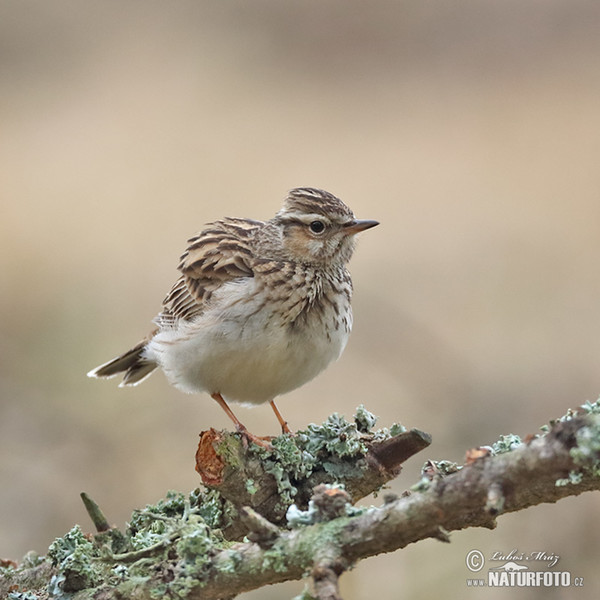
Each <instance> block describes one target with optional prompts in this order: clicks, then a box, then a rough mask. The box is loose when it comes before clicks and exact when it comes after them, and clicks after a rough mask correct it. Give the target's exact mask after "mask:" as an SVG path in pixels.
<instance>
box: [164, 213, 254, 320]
mask: <svg viewBox="0 0 600 600" xmlns="http://www.w3.org/2000/svg"><path fill="white" fill-rule="evenodd" d="M262 225H263V223H262V222H261V221H252V220H250V219H223V220H221V221H216V222H214V223H210V224H209V225H208V226H207V228H206V229H204V230H203V231H201V232H200V233H199V234H197V235H195V236H194V237H193V238H191V239H189V240H188V243H189V244H190V245H189V246H188V248H187V250H186V251H185V252H184V253H183V254H182V256H181V262H180V263H179V266H178V269H179V270H180V271H181V277H180V278H179V279H178V280H177V281H176V282H175V285H174V286H173V288H172V289H171V291H170V292H169V293H168V294H167V296H166V298H165V299H164V300H163V309H162V312H161V313H160V314H159V315H158V317H156V319H155V321H156V323H157V324H158V325H160V326H169V325H173V324H174V323H175V322H177V321H180V320H185V321H189V320H191V319H193V318H194V317H196V316H198V315H200V314H202V312H203V311H204V307H205V306H206V302H207V301H208V300H209V299H210V296H211V295H212V293H213V292H214V291H215V290H216V289H218V288H219V287H220V286H221V285H223V284H224V283H225V282H227V281H232V280H234V279H239V278H242V277H254V270H253V262H254V261H253V254H252V250H251V247H250V241H251V240H252V238H253V236H254V234H255V232H256V230H257V229H258V228H259V227H261V226H262Z"/></svg>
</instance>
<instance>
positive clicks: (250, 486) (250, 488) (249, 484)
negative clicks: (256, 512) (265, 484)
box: [246, 479, 258, 496]
mask: <svg viewBox="0 0 600 600" xmlns="http://www.w3.org/2000/svg"><path fill="white" fill-rule="evenodd" d="M246 491H247V492H248V493H249V494H250V495H251V496H254V494H256V492H258V488H257V487H256V483H255V482H254V479H247V480H246Z"/></svg>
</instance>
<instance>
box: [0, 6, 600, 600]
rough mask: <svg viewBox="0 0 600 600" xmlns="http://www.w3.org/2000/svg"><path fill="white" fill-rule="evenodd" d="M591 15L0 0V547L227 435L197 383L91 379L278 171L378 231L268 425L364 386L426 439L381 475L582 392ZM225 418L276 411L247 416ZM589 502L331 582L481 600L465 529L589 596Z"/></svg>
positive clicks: (495, 433) (594, 284)
mask: <svg viewBox="0 0 600 600" xmlns="http://www.w3.org/2000/svg"><path fill="white" fill-rule="evenodd" d="M599 26H600V4H599V3H598V2H596V1H594V0H589V1H578V0H564V1H563V0H545V1H544V2H540V1H531V2H522V1H521V0H519V1H517V0H505V1H503V2H499V3H491V2H478V1H473V0H463V1H462V2H454V1H449V2H448V1H446V2H441V1H431V2H422V1H421V0H405V1H398V0H396V1H392V0H387V1H386V0H383V1H382V0H378V1H373V2H369V3H364V2H359V1H357V0H344V1H342V0H330V1H329V2H326V3H324V2H317V1H310V0H309V1H307V2H297V3H291V2H277V1H275V0H253V1H252V2H246V1H242V0H234V1H231V2H221V1H217V0H214V1H203V2H198V1H196V0H193V1H192V0H189V1H187V0H181V1H178V2H169V3H165V2H160V1H158V0H145V1H144V2H141V1H131V2H127V3H123V2H117V1H116V0H102V1H97V0H89V1H88V2H85V3H81V2H76V1H74V0H55V1H54V2H45V1H43V0H19V1H18V2H17V1H14V0H13V1H7V2H3V3H2V4H0V86H1V90H2V93H1V94H0V130H1V133H0V160H1V162H2V169H1V174H0V178H1V194H2V217H1V219H0V244H1V246H0V248H1V252H0V273H1V277H2V294H1V296H0V311H1V314H2V315H3V318H2V322H1V324H0V353H1V356H0V394H1V405H0V515H1V516H0V556H2V557H12V558H19V557H20V556H22V555H23V554H24V553H25V552H26V551H28V550H32V549H33V550H36V551H38V552H41V553H43V552H45V550H46V549H47V547H48V544H49V543H50V542H51V541H52V540H53V539H54V538H55V537H56V536H60V535H63V534H64V533H65V532H66V531H67V530H69V529H70V528H71V526H72V525H73V523H74V522H79V523H81V524H82V526H83V527H84V529H91V523H89V521H88V517H87V515H86V514H85V512H84V509H83V506H82V504H81V501H80V499H79V492H80V491H82V490H85V491H86V492H88V493H89V494H90V495H91V496H92V497H93V498H94V499H96V500H97V501H98V503H99V504H100V506H101V507H102V508H103V509H104V511H105V513H106V514H107V516H108V517H109V520H110V521H111V522H113V523H115V524H116V525H118V526H120V527H123V526H124V525H125V522H126V520H127V518H128V517H129V515H130V514H131V511H132V510H133V509H134V508H136V507H140V506H144V505H145V504H146V503H153V502H155V501H156V500H158V499H159V498H161V497H163V496H164V494H165V492H166V491H167V490H169V489H176V490H180V491H186V492H187V491H190V490H192V489H193V488H195V487H196V486H197V485H198V483H199V479H198V476H197V475H196V473H195V471H194V453H195V450H196V444H197V439H198V433H199V431H201V430H203V429H206V428H208V427H211V426H213V427H217V428H230V427H231V424H230V422H229V421H228V419H227V417H226V416H225V414H224V413H223V412H222V411H221V409H220V408H219V407H218V406H217V405H216V404H215V403H214V402H213V401H212V400H211V399H210V398H209V397H208V396H199V397H192V396H186V395H184V394H181V393H180V392H178V391H176V390H175V389H173V388H171V387H169V386H168V384H167V383H166V382H165V379H164V377H163V375H162V374H161V373H157V374H155V375H153V376H152V377H151V379H149V380H148V381H147V382H145V383H144V384H143V385H142V386H140V387H137V388H134V389H126V390H123V389H119V388H117V382H116V381H92V380H89V379H87V378H86V376H85V374H86V372H87V371H88V370H89V369H91V368H92V367H95V366H96V365H98V364H100V363H102V362H104V361H106V360H108V359H109V358H112V357H113V356H115V355H116V354H118V353H120V352H121V351H124V350H126V349H128V348H130V347H131V346H132V345H133V344H134V343H136V342H137V341H138V340H139V339H141V337H142V336H144V335H145V334H146V333H147V332H148V331H149V328H150V326H151V325H150V320H151V319H152V317H153V316H154V315H155V314H156V312H157V311H158V309H159V307H160V302H161V300H162V298H163V296H164V294H165V293H166V292H167V291H168V290H169V289H170V286H171V284H172V283H173V282H174V280H175V278H176V270H175V269H176V265H177V263H178V257H179V255H180V254H181V252H182V251H183V250H184V248H185V241H186V239H187V238H188V237H190V236H191V235H192V234H193V233H195V232H196V231H197V230H199V229H200V228H201V227H202V225H203V224H204V223H206V222H207V221H211V220H214V219H217V218H219V217H222V216H225V215H227V216H247V217H253V218H258V219H268V218H270V217H271V216H273V214H274V213H275V212H276V211H277V210H278V209H279V208H280V205H281V201H282V199H283V197H284V196H285V194H286V192H287V190H288V189H290V188H292V187H296V186H315V187H322V188H324V189H327V190H329V191H331V192H333V193H335V194H337V195H338V196H340V197H341V198H342V199H343V200H345V201H346V202H347V203H348V204H349V205H350V206H351V207H352V208H353V210H354V211H355V213H356V215H357V216H359V217H361V218H373V219H377V220H379V221H380V222H381V226H380V227H378V228H377V229H375V230H373V231H370V232H368V233H365V234H364V235H363V236H362V237H361V240H360V243H359V247H358V249H357V252H356V255H355V257H354V259H353V261H352V264H351V270H352V273H353V278H354V283H355V300H354V310H355V330H354V333H353V336H352V338H351V340H350V343H349V345H348V347H347V349H346V352H345V354H344V356H343V357H342V359H341V360H340V361H339V362H338V363H336V364H335V365H334V366H332V367H331V368H329V369H328V370H327V371H326V372H325V373H324V374H323V375H321V376H320V377H318V378H317V379H316V380H315V381H313V382H311V383H310V384H308V385H306V386H304V387H303V388H302V389H299V390H297V391H295V392H293V393H291V394H289V395H287V396H285V397H283V398H281V399H280V401H279V407H280V409H281V410H282V412H283V414H284V415H285V416H286V418H287V419H288V420H289V422H290V425H291V426H292V428H294V429H300V428H304V427H305V426H306V425H307V424H308V423H310V422H316V423H320V422H322V421H323V420H324V419H325V418H326V417H327V416H328V415H329V414H331V413H332V412H335V411H337V412H340V413H343V414H345V415H346V416H348V417H351V415H352V414H353V413H354V409H355V408H356V406H358V405H359V404H360V403H365V404H366V406H367V407H368V408H369V409H370V410H371V411H372V412H374V413H375V414H377V415H379V417H380V421H379V424H380V425H382V426H389V425H390V424H391V423H392V422H394V421H400V422H402V423H403V424H405V425H406V426H408V427H418V428H421V429H424V430H426V431H429V432H430V433H431V434H432V435H433V440H434V441H433V444H432V445H431V447H430V448H429V449H427V450H426V451H425V452H424V453H422V454H421V455H419V456H418V457H416V458H413V459H411V461H409V462H408V463H407V464H406V466H405V470H404V473H403V474H402V475H401V476H400V478H399V479H398V480H397V481H395V482H394V483H393V485H392V486H391V487H392V490H393V491H395V492H401V491H402V490H404V489H406V488H407V487H409V486H410V485H411V484H412V483H414V482H415V481H416V480H417V479H418V474H419V469H420V467H421V464H422V463H423V461H424V460H425V459H427V458H431V459H449V460H456V461H462V460H463V457H464V452H465V450H466V449H467V448H470V447H473V446H477V445H480V444H489V443H491V442H493V441H495V440H496V439H497V438H498V437H499V436H500V435H501V434H505V433H510V432H513V433H517V434H519V435H521V436H524V435H526V434H528V433H536V432H537V430H538V427H539V426H540V425H542V424H543V423H545V422H546V421H548V420H549V419H550V418H553V417H557V416H560V415H562V414H564V412H565V411H566V410H567V409H568V408H569V407H573V408H575V407H577V406H578V405H580V404H581V403H582V402H584V401H585V400H592V401H593V400H595V399H596V398H597V397H598V395H599V394H600V368H599V367H600V308H599V303H598V298H600V277H599V272H598V255H599V254H600V168H599V163H600V104H599V98H600V36H599V35H598V31H599V29H598V28H599ZM237 412H238V414H239V416H240V418H241V419H242V421H244V422H245V423H246V424H247V426H248V427H249V429H250V430H251V431H253V432H255V433H258V434H263V435H266V434H276V433H277V431H278V427H277V423H276V421H275V419H274V417H273V415H272V413H271V411H270V409H269V408H268V406H267V407H265V406H263V407H258V408H255V409H253V410H249V409H245V408H238V410H237ZM369 502H375V503H380V502H381V500H380V499H376V500H374V501H373V500H372V499H371V500H369ZM598 504H599V499H598V495H597V494H586V495H583V496H581V497H577V498H571V499H567V500H564V501H562V502H560V503H559V504H558V505H546V506H540V507H536V508H532V509H529V510H527V511H524V512H521V513H519V514H513V515H506V516H503V517H501V518H500V519H499V521H498V528H497V529H496V530H495V531H487V530H469V531H465V532H456V533H453V534H452V543H451V544H442V543H440V542H437V541H432V540H429V541H425V542H421V543H419V544H416V545H413V546H411V547H409V548H407V549H405V550H404V551H401V552H397V553H394V554H389V555H385V556H381V557H377V558H372V559H369V560H366V561H363V562H362V563H360V564H359V565H358V567H357V568H356V569H355V570H353V571H352V572H350V573H348V574H346V575H344V577H343V579H342V592H343V594H344V598H346V599H347V600H358V599H361V600H362V599H365V598H372V597H374V596H376V597H380V598H397V597H399V596H400V593H402V596H403V597H407V598H414V599H421V598H423V599H424V598H431V597H433V596H435V595H439V594H442V593H443V595H444V597H445V598H461V599H462V598H471V597H473V598H479V597H487V596H490V595H491V594H492V593H491V592H489V590H488V591H486V590H481V589H477V590H474V589H469V588H467V586H466V583H465V580H466V579H467V578H468V577H470V576H471V575H470V573H469V571H467V569H466V566H465V556H466V554H467V552H468V551H469V550H471V549H473V548H477V549H479V550H481V551H482V552H483V553H484V554H485V555H486V556H488V555H490V554H491V553H492V552H494V551H502V552H506V553H508V552H510V551H511V550H512V549H518V550H519V551H520V552H526V553H527V552H531V551H545V552H547V553H554V554H558V555H559V556H560V563H559V567H560V568H561V570H569V571H571V573H572V575H573V576H574V577H575V576H580V577H584V578H585V587H584V589H583V590H577V594H575V593H574V592H572V591H571V590H568V589H567V590H560V589H555V588H549V589H541V590H540V589H538V590H536V589H532V590H514V589H512V590H511V589H505V590H495V592H493V596H494V598H500V599H503V598H513V597H519V598H521V597H522V598H528V599H529V598H541V597H542V594H543V596H544V598H551V599H552V598H570V597H577V598H584V597H585V598H591V597H598V594H599V593H600V575H598V571H597V557H598V552H599V544H598V539H599V535H600V524H599V523H600V520H599V519H598ZM557 568H558V567H557ZM303 585H304V584H303V582H293V583H289V584H285V585H282V586H274V587H271V588H268V589H263V590H260V591H257V592H254V593H250V594H246V595H244V596H243V598H244V599H246V600H251V599H252V600H254V599H258V598H262V599H266V600H269V599H275V598H285V597H291V596H294V595H295V594H297V593H299V592H300V591H301V590H302V588H303ZM515 595H516V596H515Z"/></svg>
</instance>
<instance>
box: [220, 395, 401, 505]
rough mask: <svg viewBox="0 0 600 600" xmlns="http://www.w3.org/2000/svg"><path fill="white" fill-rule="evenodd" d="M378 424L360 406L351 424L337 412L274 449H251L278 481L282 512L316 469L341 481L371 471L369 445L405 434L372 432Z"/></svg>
mask: <svg viewBox="0 0 600 600" xmlns="http://www.w3.org/2000/svg"><path fill="white" fill-rule="evenodd" d="M376 422H377V417H375V416H374V415H373V414H372V413H370V412H369V411H367V410H366V408H365V407H364V406H363V405H361V406H359V407H358V408H357V410H356V414H355V415H354V418H353V420H352V421H348V420H347V419H346V418H345V417H343V416H340V415H339V414H337V413H334V414H333V415H331V416H330V417H328V419H327V420H326V421H325V422H324V423H323V424H321V425H315V424H310V425H308V427H307V428H306V429H305V430H301V431H298V432H297V433H296V434H295V435H290V434H283V435H280V436H279V437H277V438H275V439H274V440H272V442H271V448H261V447H258V446H255V445H253V446H251V448H252V451H253V452H254V453H255V454H256V455H258V457H259V458H260V460H261V462H262V464H263V465H264V468H265V471H266V472H267V473H270V474H271V475H273V477H274V478H275V481H276V483H277V492H278V494H279V497H280V502H279V504H280V508H281V509H282V511H285V510H286V509H287V507H288V506H290V504H292V502H294V498H295V497H296V495H297V492H298V486H299V485H300V484H301V482H302V481H304V480H306V479H307V478H308V477H310V475H311V474H312V473H313V472H314V470H315V469H316V468H319V469H323V470H324V471H325V472H326V473H327V474H328V475H329V476H330V477H331V478H332V479H333V480H337V481H340V482H343V481H347V480H348V479H350V478H355V477H358V476H360V473H361V472H362V471H364V470H366V469H368V464H367V462H366V460H362V459H361V458H362V457H364V456H366V454H367V452H368V444H370V443H373V442H381V441H384V440H386V439H389V438H390V437H392V436H394V435H398V434H399V433H402V432H404V431H406V430H405V428H404V427H402V425H398V424H395V425H393V426H392V427H391V428H390V429H387V428H384V429H378V430H376V431H373V427H374V426H375V424H376ZM221 450H222V449H221V447H219V451H221ZM246 485H248V484H246Z"/></svg>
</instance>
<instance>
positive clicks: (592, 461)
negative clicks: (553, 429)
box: [570, 412, 600, 477]
mask: <svg viewBox="0 0 600 600" xmlns="http://www.w3.org/2000/svg"><path fill="white" fill-rule="evenodd" d="M589 414H594V415H598V414H599V413H598V412H593V413H589ZM575 439H576V440H577V445H576V446H574V447H573V448H571V450H570V454H571V456H572V457H573V461H574V462H575V463H576V464H578V465H581V466H582V468H584V469H585V470H586V471H588V472H590V473H592V474H593V475H594V476H596V477H599V476H600V420H599V418H598V417H596V418H595V419H594V420H590V423H589V424H588V425H586V426H585V427H582V428H581V429H579V431H577V433H576V434H575Z"/></svg>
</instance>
